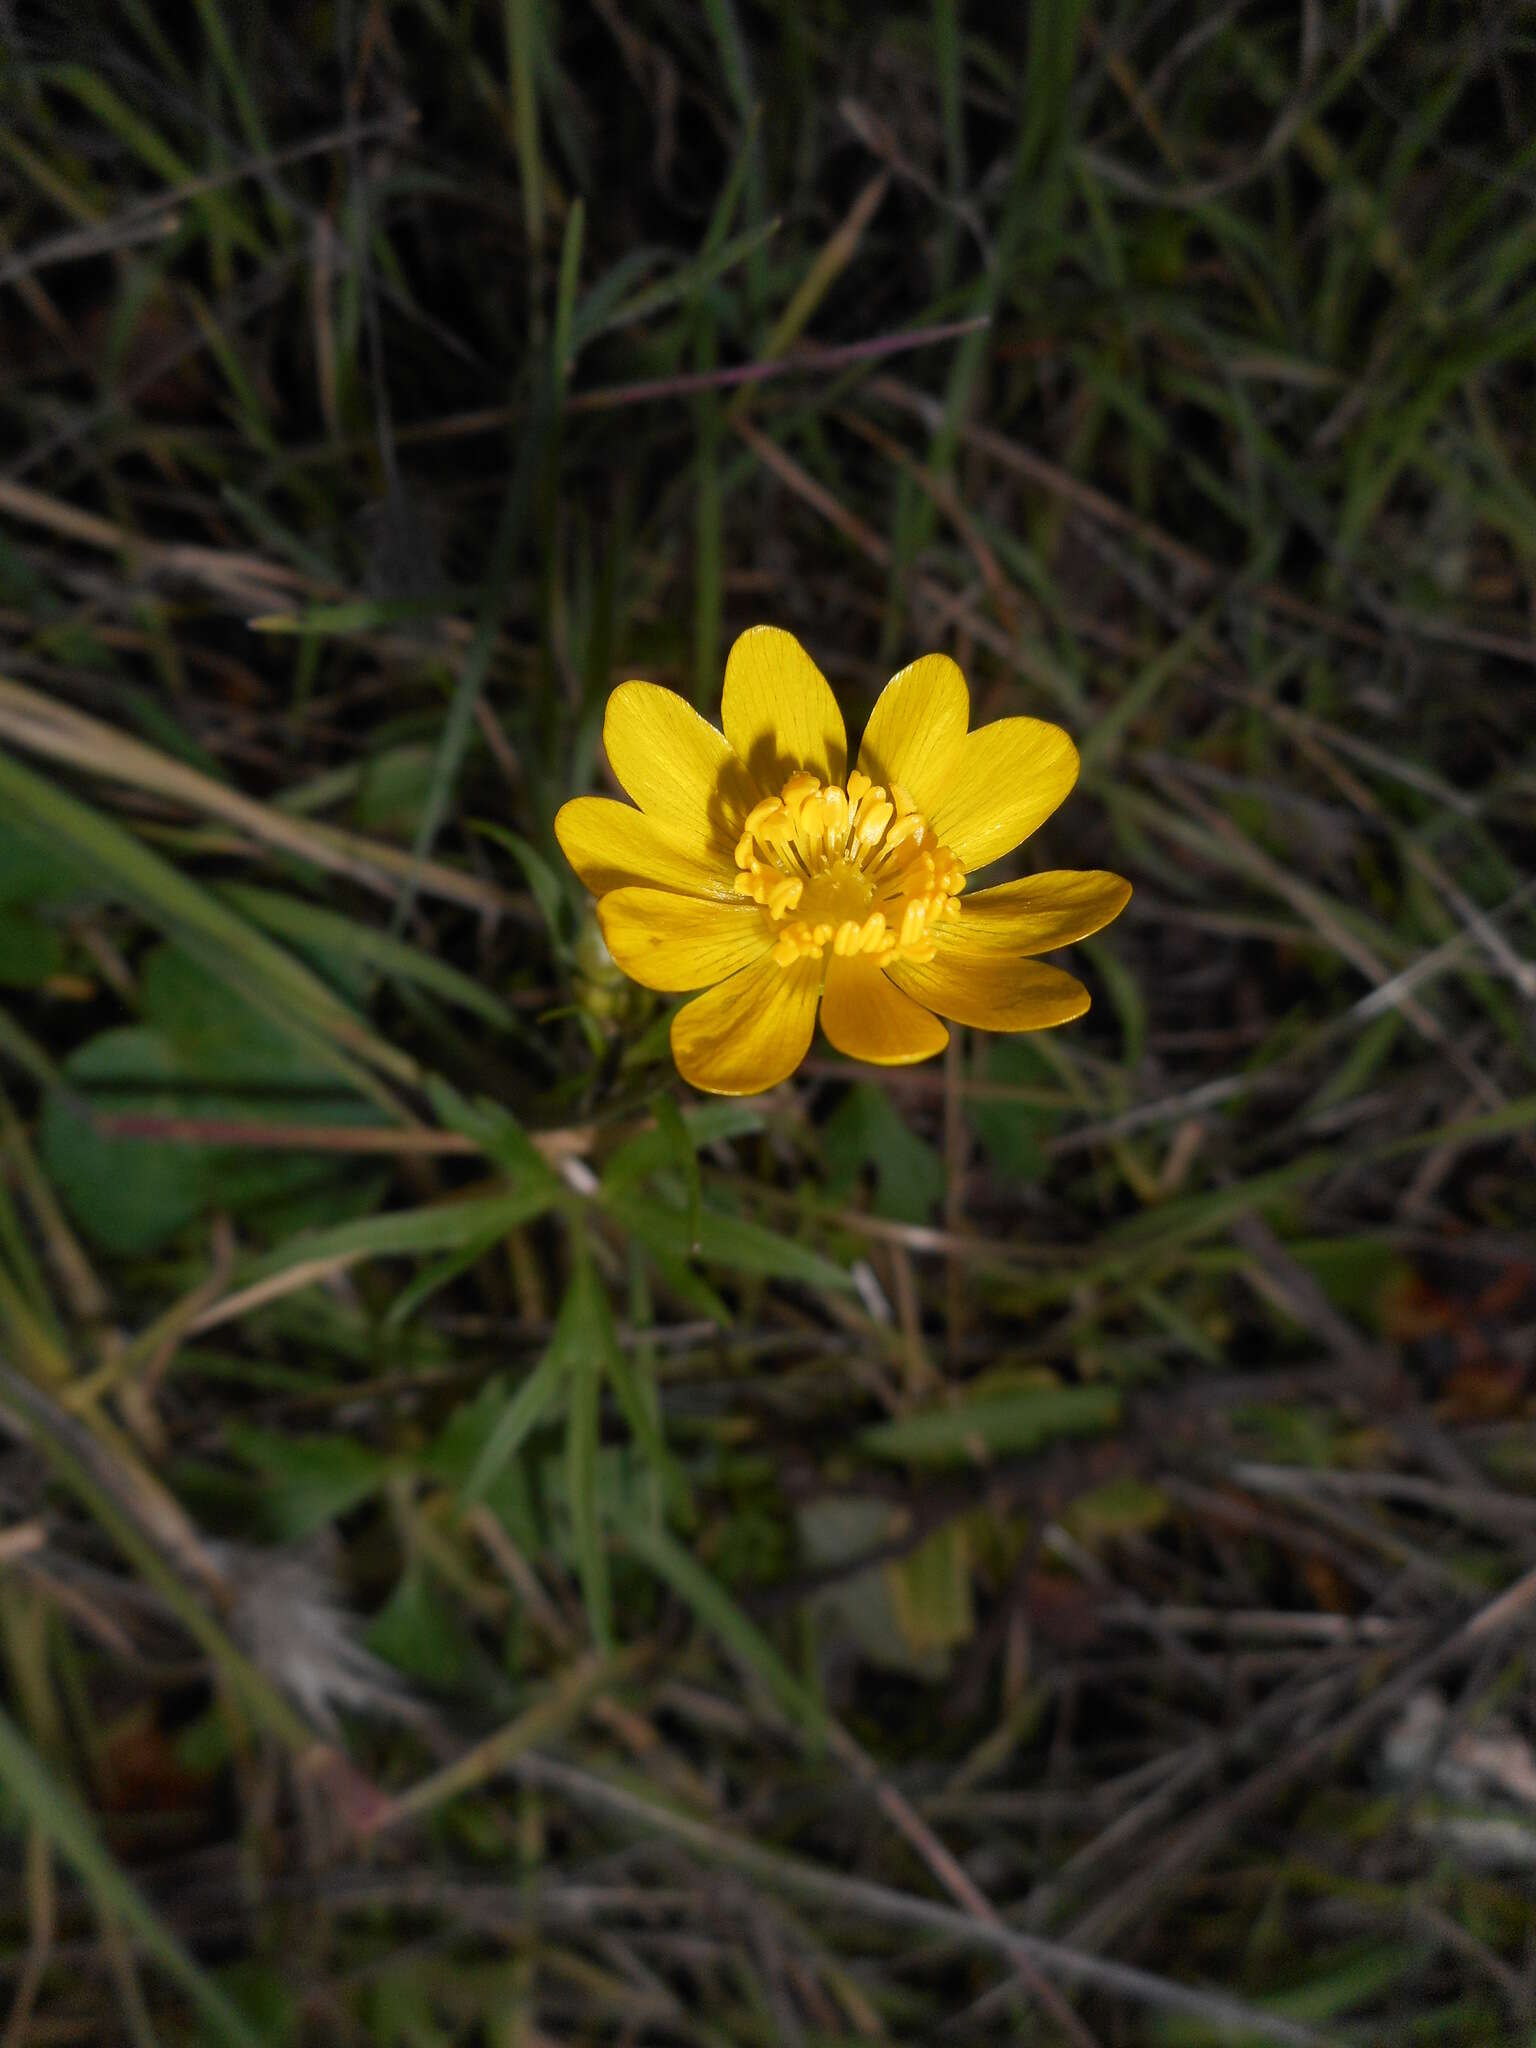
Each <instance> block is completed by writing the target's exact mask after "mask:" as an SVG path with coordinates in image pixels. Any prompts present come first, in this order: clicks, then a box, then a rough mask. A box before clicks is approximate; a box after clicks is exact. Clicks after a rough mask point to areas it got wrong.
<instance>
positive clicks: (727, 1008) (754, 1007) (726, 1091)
mask: <svg viewBox="0 0 1536 2048" xmlns="http://www.w3.org/2000/svg"><path fill="white" fill-rule="evenodd" d="M820 993H821V962H820V960H815V959H810V960H798V961H796V963H795V965H794V966H793V967H780V966H779V964H778V962H777V961H776V960H774V959H772V958H769V959H767V960H763V961H760V962H759V963H758V964H757V966H755V967H744V968H743V969H742V971H741V972H740V973H739V974H733V975H732V976H731V978H730V980H729V981H723V982H721V984H720V986H719V987H718V988H712V989H711V990H710V991H709V993H708V994H707V995H702V996H695V997H694V999H693V1001H692V1002H691V1003H684V1005H683V1007H682V1008H681V1009H680V1010H679V1011H678V1013H677V1015H676V1016H675V1017H674V1018H673V1019H672V1057H673V1058H674V1059H675V1060H676V1061H677V1071H678V1072H679V1073H680V1074H681V1075H682V1077H683V1079H684V1080H685V1081H691V1082H692V1083H693V1085H694V1087H695V1088H703V1089H705V1090H706V1091H707V1092H708V1093H709V1094H711V1095H757V1094H759V1093H760V1092H761V1091H762V1090H763V1089H764V1088H773V1087H776V1086H777V1085H778V1083H779V1082H780V1081H783V1080H786V1079H787V1078H788V1077H789V1076H790V1075H791V1074H792V1073H793V1072H794V1071H795V1069H796V1067H798V1066H799V1064H800V1062H801V1061H802V1060H803V1059H804V1058H805V1055H806V1051H807V1049H808V1048H809V1046H810V1043H811V1033H812V1032H813V1031H814V1030H815V1028H816V999H817V997H818V996H819V995H820Z"/></svg>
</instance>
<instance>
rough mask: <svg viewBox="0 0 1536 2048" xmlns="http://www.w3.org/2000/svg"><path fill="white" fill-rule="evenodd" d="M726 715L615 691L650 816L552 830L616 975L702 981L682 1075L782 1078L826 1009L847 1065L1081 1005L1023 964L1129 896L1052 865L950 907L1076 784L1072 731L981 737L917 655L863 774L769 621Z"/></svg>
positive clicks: (641, 688) (613, 748) (640, 690)
mask: <svg viewBox="0 0 1536 2048" xmlns="http://www.w3.org/2000/svg"><path fill="white" fill-rule="evenodd" d="M720 721H721V724H722V725H723V726H724V728H725V730H724V732H723V733H721V732H717V731H716V729H715V728H714V726H712V725H711V724H710V723H709V722H708V720H707V719H704V718H701V717H700V716H699V714H698V712H696V711H695V710H694V709H693V708H692V707H691V706H690V705H689V704H687V703H685V702H684V700H683V699H682V698H681V697H679V696H677V695H675V693H674V692H672V691H671V690H664V689H661V688H659V687H658V686H657V685H656V684H654V683H621V684H620V685H619V687H618V689H616V690H615V691H614V693H613V695H612V696H611V697H610V698H609V700H608V711H607V716H606V718H605V720H604V724H603V745H604V747H605V748H606V750H607V754H608V760H609V764H610V765H611V767H612V769H613V772H614V774H615V775H616V776H617V777H618V779H619V782H620V783H621V785H622V786H623V788H624V789H625V790H627V791H628V793H629V795H630V796H632V797H633V798H634V800H635V803H636V804H638V806H639V809H638V810H636V809H632V808H631V806H630V805H628V804H623V803H617V802H615V801H614V800H613V799H612V798H609V797H596V796H583V797H577V798H576V799H575V801H574V802H572V803H568V804H566V805H564V807H563V808H562V809H561V812H560V815H559V816H558V817H557V818H556V820H555V833H556V836H557V837H558V839H559V841H560V844H561V847H562V848H563V849H564V852H565V856H566V858H567V860H569V861H570V863H571V866H572V867H573V868H574V869H575V870H576V872H577V874H578V875H579V876H580V877H581V879H582V881H583V882H584V883H585V884H586V886H587V887H588V888H589V889H590V890H591V891H592V892H593V894H594V895H595V896H596V897H597V898H598V904H597V915H598V919H599V922H600V923H601V925H602V928H603V937H604V938H605V939H606V940H607V942H608V949H609V951H610V952H611V953H612V955H613V958H614V960H615V962H616V963H617V964H618V966H619V967H621V968H622V969H623V971H624V973H626V974H627V975H629V976H631V977H632V978H633V979H634V980H635V981H639V982H643V983H644V984H645V986H646V987H647V988H654V989H662V990H666V991H669V992H676V991H679V990H685V989H705V990H707V993H706V994H704V995H701V996H698V997H696V998H695V1000H694V1001H693V1002H691V1003H685V1004H684V1005H683V1007H682V1009H680V1010H679V1011H678V1013H677V1015H676V1016H675V1017H674V1018H673V1020H672V1051H673V1055H674V1057H675V1058H676V1061H677V1067H678V1072H679V1073H680V1074H681V1075H682V1076H683V1079H684V1080H685V1081H691V1082H692V1083H693V1085H694V1087H695V1088H704V1089H707V1090H709V1091H710V1092H711V1093H712V1094H716V1095H753V1094H756V1093H757V1092H758V1090H760V1089H763V1088H772V1087H773V1086H774V1085H775V1084H776V1083H777V1082H780V1081H782V1080H784V1079H785V1078H786V1077H787V1076H788V1075H790V1074H792V1073H793V1072H794V1070H795V1068H796V1067H797V1066H799V1064H800V1062H801V1060H802V1059H804V1057H805V1055H806V1052H807V1050H808V1049H809V1047H810V1043H811V1035H812V1032H813V1031H814V1029H815V1024H816V1011H817V1006H818V1004H819V1005H820V1009H821V1027H822V1029H823V1031H825V1032H826V1034H827V1036H828V1038H830V1039H831V1041H832V1043H833V1044H834V1045H835V1046H836V1047H837V1048H838V1049H839V1051H841V1052H845V1053H847V1054H848V1055H849V1056H850V1057H851V1058H853V1059H860V1060H873V1061H876V1062H878V1063H880V1064H883V1065H902V1064H905V1063H906V1062H908V1061H911V1060H921V1059H927V1058H928V1057H929V1056H930V1055H931V1054H933V1053H936V1052H942V1051H943V1049H944V1047H945V1046H946V1045H947V1044H948V1042H949V1033H948V1031H947V1030H946V1029H945V1027H944V1025H943V1024H942V1023H941V1022H940V1018H943V1017H948V1018H951V1019H952V1020H953V1021H954V1022H955V1023H957V1024H974V1025H978V1026H980V1027H981V1028H982V1029H983V1030H986V1031H1038V1030H1040V1029H1042V1028H1043V1027H1044V1026H1046V1025H1050V1024H1065V1023H1066V1022H1068V1020H1069V1019H1071V1018H1073V1017H1080V1016H1081V1015H1082V1013H1083V1012H1084V1010H1086V1009H1087V1007H1088V991H1087V990H1086V989H1085V988H1084V987H1083V985H1082V983H1081V982H1079V981H1075V980H1074V979H1073V978H1072V976H1071V975H1070V974H1063V973H1062V972H1061V970H1060V969H1059V968H1056V967H1047V966H1043V965H1041V964H1040V963H1039V962H1038V961H1034V960H1031V959H1029V958H1028V957H1027V956H1028V955H1030V954H1031V953H1046V952H1050V951H1052V950H1053V949H1054V948H1055V947H1057V946H1066V945H1070V944H1071V943H1072V941H1073V940H1074V939H1082V938H1086V937H1087V936H1088V934H1089V933H1090V932H1096V931H1097V930H1098V929H1099V927H1100V926H1101V925H1105V924H1108V923H1109V921H1110V919H1111V918H1112V917H1115V916H1118V914H1119V912H1120V911H1121V910H1122V909H1123V908H1124V907H1125V903H1126V900H1127V898H1128V897H1129V896H1130V893H1131V891H1130V885H1129V884H1128V883H1126V882H1123V881H1122V880H1121V879H1120V877H1119V876H1118V875H1111V874H1104V873H1100V872H1097V871H1089V872H1085V873H1069V872H1058V873H1052V874H1042V875H1029V876H1026V877H1025V879H1024V880H1022V881H1018V882H1005V883H1004V884H1003V885H1002V886H1001V887H1000V888H995V889H985V890H983V891H982V892H981V893H980V894H979V895H976V896H967V897H965V898H964V899H963V900H962V897H961V891H962V890H963V889H964V888H965V885H966V880H967V877H968V876H969V875H970V874H971V873H973V872H974V871H975V870H976V869H977V868H984V867H987V866H989V865H990V864H991V862H993V861H995V860H997V859H999V858H1000V857H1001V856H1002V855H1003V854H1005V853H1010V852H1012V850H1013V848H1014V847H1015V846H1017V845H1018V844H1019V842H1020V840H1022V839H1025V838H1027V837H1028V836H1029V834H1030V833H1031V832H1033V831H1034V830H1035V828H1036V826H1037V825H1039V824H1041V823H1042V821H1043V820H1044V819H1046V818H1048V817H1049V816H1050V814H1051V812H1052V811H1054V810H1055V808H1056V806H1057V805H1058V804H1059V803H1060V802H1061V800H1062V798H1063V797H1064V796H1065V795H1066V794H1067V792H1068V790H1069V789H1071V787H1072V785H1073V783H1074V782H1075V781H1076V780H1077V749H1076V748H1075V747H1074V746H1073V744H1072V742H1071V740H1070V739H1068V737H1067V735H1066V734H1065V733H1064V732H1063V731H1062V730H1061V729H1060V727H1059V726H1054V725H1047V724H1045V723H1043V722H1042V721H1041V720H1040V719H1038V718H1001V719H999V720H998V721H997V722H996V724H994V725H984V726H980V727H978V729H977V730H976V731H975V732H970V731H968V730H967V727H968V725H969V723H970V694H969V692H968V691H967V689H966V686H965V678H964V677H963V676H962V675H961V673H960V671H959V669H958V668H957V667H956V666H955V664H954V663H953V662H952V661H951V660H950V659H949V657H948V656H947V655H943V654H925V655H924V656H923V658H922V659H921V660H920V661H914V662H913V663H912V665H911V667H910V668H904V669H903V670H902V671H901V673H900V674H899V675H897V676H893V677H892V678H891V680H890V682H888V683H887V684H886V686H885V688H884V690H883V691H882V692H881V693H880V699H879V702H878V703H877V704H876V705H875V708H874V711H873V713H872V714H871V716H870V721H869V724H868V726H867V727H866V729H865V732H864V740H863V744H862V745H861V747H860V748H859V758H858V766H857V767H856V768H855V769H854V771H853V772H852V773H851V774H850V773H849V772H848V742H847V736H846V734H845V732H844V730H843V719H842V713H841V712H840V711H839V710H838V708H837V700H836V699H835V698H834V697H833V695H832V692H831V689H830V688H829V687H828V685H827V681H826V678H825V677H824V676H823V675H822V674H821V672H820V670H819V669H818V668H817V667H816V665H815V663H814V662H813V661H812V660H811V658H810V656H809V655H808V654H807V653H806V651H805V649H804V648H803V647H802V646H801V645H800V643H799V641H798V640H796V639H795V638H794V636H793V635H792V634H789V633H786V632H783V631H781V630H780V629H779V628H778V627H776V626H754V627H752V628H751V629H750V630H749V631H748V632H745V633H743V634H742V636H741V638H740V639H739V640H738V641H737V642H736V644H735V646H734V647H733V648H732V649H731V652H730V658H729V660H728V661H727V662H726V668H725V690H724V695H723V698H722V701H721V706H720ZM935 1013H937V1014H935Z"/></svg>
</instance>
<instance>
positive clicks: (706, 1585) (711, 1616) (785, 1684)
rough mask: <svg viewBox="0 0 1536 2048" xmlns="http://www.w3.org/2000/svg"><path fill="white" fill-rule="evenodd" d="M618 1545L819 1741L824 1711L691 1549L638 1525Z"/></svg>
mask: <svg viewBox="0 0 1536 2048" xmlns="http://www.w3.org/2000/svg"><path fill="white" fill-rule="evenodd" d="M624 1545H625V1548H626V1549H628V1550H629V1551H631V1552H632V1553H633V1554H634V1555H635V1556H636V1557H638V1558H639V1559H640V1560H641V1562H642V1563H644V1564H648V1565H649V1566H650V1567H651V1569H652V1571H654V1572H655V1573H656V1574H657V1576H658V1577H659V1578H663V1579H665V1580H666V1582H667V1584H668V1585H669V1586H670V1587H671V1588H672V1590H673V1592H674V1593H676V1594H677V1595H678V1597H679V1599H681V1600H684V1601H686V1602H687V1604H688V1606H690V1607H691V1608H692V1609H693V1611H694V1613H695V1615H697V1617H698V1619H699V1620H700V1621H701V1622H702V1623H703V1625H704V1626H705V1628H707V1629H709V1630H710V1631H711V1633H712V1634H714V1635H715V1636H717V1637H718V1638H719V1640H720V1642H721V1643H722V1644H723V1645H724V1647H725V1648H726V1649H727V1650H728V1651H729V1652H730V1654H731V1655H732V1656H733V1657H735V1658H736V1660H737V1662H738V1663H740V1664H742V1665H743V1666H744V1667H745V1668H746V1669H747V1670H748V1671H750V1672H752V1673H753V1674H754V1675H755V1676H756V1677H757V1678H759V1679H760V1680H761V1681H762V1683H763V1685H764V1686H765V1687H766V1688H767V1690H768V1692H769V1693H770V1694H771V1695H772V1697H773V1698H774V1699H775V1700H777V1701H778V1703H779V1705H780V1707H782V1708H783V1710H784V1712H785V1713H786V1714H788V1715H789V1717H790V1719H791V1720H793V1721H795V1722H797V1723H798V1724H799V1726H800V1728H801V1729H802V1730H803V1731H804V1732H805V1733H806V1734H807V1735H809V1736H811V1737H812V1738H813V1739H816V1740H819V1739H820V1738H821V1736H822V1735H823V1734H824V1732H825V1729H826V1713H825V1711H824V1709H823V1708H822V1704H821V1702H820V1700H818V1699H817V1698H816V1697H815V1695H814V1694H813V1693H811V1692H809V1691H808V1690H807V1689H806V1687H805V1686H803V1685H802V1684H801V1683H800V1681H799V1679H798V1678H796V1677H795V1675H794V1673H793V1672H792V1671H791V1670H790V1669H789V1666H788V1665H787V1664H786V1663H785V1662H784V1660H783V1658H782V1657H780V1655H779V1653H778V1651H777V1650H776V1649H775V1648H774V1647H773V1645H772V1643H770V1642H769V1640H768V1638H767V1637H766V1636H765V1635H764V1634H763V1632H762V1630H761V1629H760V1628H758V1627H757V1625H756V1623H755V1622H753V1621H751V1620H750V1619H749V1618H748V1617H747V1616H746V1615H745V1614H743V1612H742V1611H741V1609H740V1608H739V1607H738V1606H737V1605H736V1602H735V1601H734V1600H733V1599H732V1598H731V1596H730V1594H729V1593H727V1592H726V1590H725V1588H724V1587H723V1586H722V1585H721V1584H720V1582H719V1580H718V1579H716V1578H715V1577H714V1576H713V1574H712V1573H710V1572H707V1571H706V1570H705V1569H704V1567H703V1565H701V1564H700V1563H699V1561H698V1559H697V1558H696V1557H695V1556H694V1555H693V1552H692V1551H691V1550H686V1549H684V1547H683V1545H682V1544H681V1543H679V1542H678V1541H677V1539H676V1538H675V1537H674V1536H673V1535H672V1534H671V1532H670V1531H669V1530H667V1529H662V1528H655V1529H652V1528H646V1527H645V1526H644V1525H642V1524H635V1525H633V1526H631V1527H628V1528H626V1529H625V1530H624Z"/></svg>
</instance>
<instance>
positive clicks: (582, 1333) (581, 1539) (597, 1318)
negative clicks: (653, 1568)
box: [562, 1236, 617, 1655]
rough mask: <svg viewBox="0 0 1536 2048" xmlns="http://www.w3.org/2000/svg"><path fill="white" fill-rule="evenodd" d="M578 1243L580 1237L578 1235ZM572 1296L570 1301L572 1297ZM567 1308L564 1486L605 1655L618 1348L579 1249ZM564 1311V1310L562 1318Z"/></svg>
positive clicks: (586, 1256)
mask: <svg viewBox="0 0 1536 2048" xmlns="http://www.w3.org/2000/svg"><path fill="white" fill-rule="evenodd" d="M576 1243H577V1245H578V1246H580V1245H581V1240H580V1237H579V1236H578V1237H577V1239H576ZM573 1297H574V1300H573ZM566 1302H567V1305H568V1306H569V1307H570V1312H571V1345H570V1366H569V1371H570V1381H571V1401H570V1409H569V1412H568V1414H567V1416H566V1425H565V1490H566V1500H567V1504H568V1506H569V1508H570V1512H571V1532H572V1536H573V1538H574V1543H575V1550H576V1568H577V1571H578V1572H579V1573H580V1575H581V1589H582V1593H583V1595H584V1596H585V1599H586V1603H587V1616H588V1619H589V1621H590V1622H591V1625H592V1637H593V1641H594V1642H595V1643H596V1644H597V1646H598V1648H599V1649H600V1650H601V1651H602V1652H603V1653H604V1654H605V1655H606V1654H607V1653H608V1651H609V1650H610V1649H611V1648H612V1642H613V1617H612V1613H611V1606H610V1599H609V1591H608V1558H607V1553H606V1552H605V1550H604V1548H603V1533H602V1525H601V1508H600V1502H599V1500H598V1489H597V1447H598V1433H599V1425H600V1422H601V1416H602V1392H603V1380H604V1378H605V1376H606V1374H607V1371H608V1368H609V1366H610V1365H611V1363H612V1359H613V1356H614V1353H615V1350H616V1348H617V1347H616V1345H615V1343H614V1335H613V1316H612V1312H611V1311H610V1309H609V1306H608V1296H607V1294H606V1293H605V1292H604V1290H603V1287H602V1285H601V1283H600V1282H599V1280H598V1277H597V1274H596V1272H595V1270H594V1268H593V1265H592V1258H591V1254H590V1253H589V1252H588V1251H587V1250H586V1249H585V1247H582V1248H581V1249H579V1250H578V1251H577V1254H576V1269H575V1271H574V1272H573V1273H572V1275H571V1284H570V1288H569V1290H568V1291H567V1295H566ZM564 1314H565V1311H564V1310H562V1319H563V1317H564Z"/></svg>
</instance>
